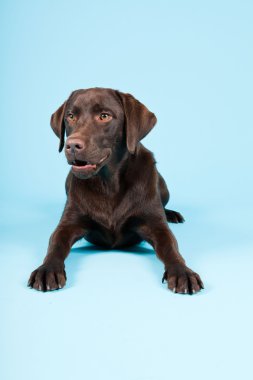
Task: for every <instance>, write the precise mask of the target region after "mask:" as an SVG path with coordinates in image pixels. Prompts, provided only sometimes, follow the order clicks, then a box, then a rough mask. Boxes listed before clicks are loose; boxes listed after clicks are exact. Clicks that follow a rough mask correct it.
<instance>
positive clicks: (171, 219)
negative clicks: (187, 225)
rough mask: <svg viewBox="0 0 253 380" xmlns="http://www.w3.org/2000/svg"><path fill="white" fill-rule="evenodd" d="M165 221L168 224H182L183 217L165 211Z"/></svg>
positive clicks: (176, 213)
mask: <svg viewBox="0 0 253 380" xmlns="http://www.w3.org/2000/svg"><path fill="white" fill-rule="evenodd" d="M165 214H166V218H167V221H168V222H169V223H184V221H185V220H184V217H183V216H182V215H181V214H180V213H179V212H177V211H173V210H167V209H165Z"/></svg>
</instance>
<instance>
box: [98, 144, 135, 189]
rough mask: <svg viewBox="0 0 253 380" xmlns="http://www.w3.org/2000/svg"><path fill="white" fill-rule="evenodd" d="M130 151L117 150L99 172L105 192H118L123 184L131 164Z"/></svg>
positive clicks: (99, 179)
mask: <svg viewBox="0 0 253 380" xmlns="http://www.w3.org/2000/svg"><path fill="white" fill-rule="evenodd" d="M129 158H130V153H129V152H128V150H127V149H120V150H118V151H116V152H115V153H114V154H113V156H112V157H111V159H110V161H109V162H108V164H107V165H105V166H104V167H103V168H102V169H101V170H100V171H99V173H98V174H97V176H96V177H97V179H98V181H97V182H98V183H100V185H101V190H102V191H103V192H105V193H108V192H109V193H118V192H119V189H120V188H121V186H122V185H123V182H124V177H125V173H126V170H127V168H128V165H129Z"/></svg>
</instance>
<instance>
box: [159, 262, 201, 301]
mask: <svg viewBox="0 0 253 380" xmlns="http://www.w3.org/2000/svg"><path fill="white" fill-rule="evenodd" d="M165 280H166V281H167V283H168V288H169V289H170V290H172V291H173V292H174V293H181V294H194V293H197V292H199V291H200V290H201V289H204V285H203V282H202V281H201V278H200V276H199V275H198V274H197V273H195V272H193V271H192V270H191V269H189V268H188V267H187V266H185V265H183V264H174V265H171V266H170V267H168V268H167V269H166V270H165V272H164V275H163V279H162V282H164V281H165Z"/></svg>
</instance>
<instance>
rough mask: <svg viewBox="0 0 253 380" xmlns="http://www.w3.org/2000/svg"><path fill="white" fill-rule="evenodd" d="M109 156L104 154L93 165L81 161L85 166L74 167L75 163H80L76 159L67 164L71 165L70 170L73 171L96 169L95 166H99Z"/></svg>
mask: <svg viewBox="0 0 253 380" xmlns="http://www.w3.org/2000/svg"><path fill="white" fill-rule="evenodd" d="M109 155H110V154H106V155H105V156H104V157H102V158H101V159H100V160H99V161H98V162H97V163H96V164H93V163H92V162H90V161H83V162H85V165H76V164H77V162H82V161H81V160H77V159H76V160H73V161H71V162H69V164H70V165H72V168H73V169H74V170H86V169H96V168H97V166H99V165H101V164H102V163H103V162H104V161H105V160H106V159H107V158H108V157H109Z"/></svg>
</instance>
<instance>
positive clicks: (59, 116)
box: [50, 102, 66, 152]
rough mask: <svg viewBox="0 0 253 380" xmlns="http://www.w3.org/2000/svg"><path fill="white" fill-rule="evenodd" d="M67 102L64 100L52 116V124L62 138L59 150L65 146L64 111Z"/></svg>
mask: <svg viewBox="0 0 253 380" xmlns="http://www.w3.org/2000/svg"><path fill="white" fill-rule="evenodd" d="M65 107H66V102H64V103H63V104H62V105H61V106H60V107H59V108H58V110H57V111H55V113H53V115H52V116H51V121H50V125H51V127H52V129H53V131H54V133H55V134H56V136H57V137H59V139H60V144H59V152H61V151H62V149H63V147H64V135H65V123H64V113H65Z"/></svg>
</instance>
